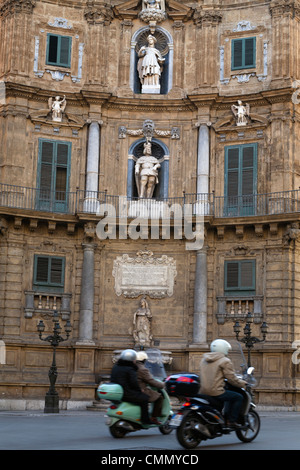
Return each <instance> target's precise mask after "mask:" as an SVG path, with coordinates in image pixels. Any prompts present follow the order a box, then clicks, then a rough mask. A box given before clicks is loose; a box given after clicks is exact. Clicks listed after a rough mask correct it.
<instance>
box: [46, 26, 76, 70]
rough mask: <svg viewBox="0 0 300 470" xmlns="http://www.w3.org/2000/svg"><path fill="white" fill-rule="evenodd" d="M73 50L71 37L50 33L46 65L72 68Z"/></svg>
mask: <svg viewBox="0 0 300 470" xmlns="http://www.w3.org/2000/svg"><path fill="white" fill-rule="evenodd" d="M71 49H72V38H71V37H70V36H59V35H57V34H49V33H48V35H47V52H46V57H47V59H46V63H47V64H49V65H57V66H59V67H70V65H71Z"/></svg>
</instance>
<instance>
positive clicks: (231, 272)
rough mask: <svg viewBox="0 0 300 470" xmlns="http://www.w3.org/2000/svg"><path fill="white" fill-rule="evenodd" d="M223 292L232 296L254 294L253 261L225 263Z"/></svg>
mask: <svg viewBox="0 0 300 470" xmlns="http://www.w3.org/2000/svg"><path fill="white" fill-rule="evenodd" d="M225 291H226V292H229V293H231V294H232V295H236V294H240V295H242V294H243V293H244V294H247V293H248V294H249V293H250V292H251V294H253V293H254V292H255V260H237V261H225Z"/></svg>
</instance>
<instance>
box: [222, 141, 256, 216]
mask: <svg viewBox="0 0 300 470" xmlns="http://www.w3.org/2000/svg"><path fill="white" fill-rule="evenodd" d="M256 167H257V144H246V145H235V146H231V147H225V190H224V195H225V201H224V211H225V214H224V215H227V216H229V215H232V216H237V215H253V214H254V211H255V198H254V195H255V194H256V179H257V169H256Z"/></svg>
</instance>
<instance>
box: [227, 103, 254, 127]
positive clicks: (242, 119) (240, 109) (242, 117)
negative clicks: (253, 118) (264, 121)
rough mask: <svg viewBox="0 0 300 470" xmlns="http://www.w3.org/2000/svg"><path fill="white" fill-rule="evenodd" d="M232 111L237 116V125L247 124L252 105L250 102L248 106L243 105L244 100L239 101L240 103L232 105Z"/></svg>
mask: <svg viewBox="0 0 300 470" xmlns="http://www.w3.org/2000/svg"><path fill="white" fill-rule="evenodd" d="M231 111H232V112H233V114H234V116H235V118H236V125H237V126H246V125H247V123H248V121H247V116H250V106H249V104H248V103H246V106H243V103H242V101H240V100H239V101H238V105H237V106H236V105H232V106H231Z"/></svg>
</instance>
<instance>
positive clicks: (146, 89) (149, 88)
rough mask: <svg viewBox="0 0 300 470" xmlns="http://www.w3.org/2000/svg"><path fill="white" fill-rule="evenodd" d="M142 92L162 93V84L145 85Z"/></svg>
mask: <svg viewBox="0 0 300 470" xmlns="http://www.w3.org/2000/svg"><path fill="white" fill-rule="evenodd" d="M142 93H152V94H154V93H155V94H158V95H159V94H160V85H143V86H142Z"/></svg>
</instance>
